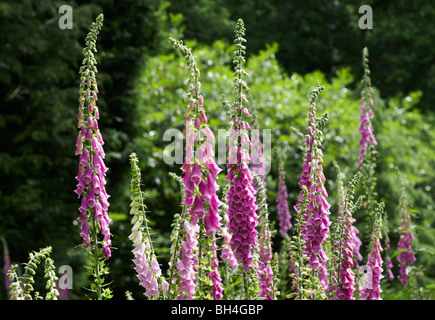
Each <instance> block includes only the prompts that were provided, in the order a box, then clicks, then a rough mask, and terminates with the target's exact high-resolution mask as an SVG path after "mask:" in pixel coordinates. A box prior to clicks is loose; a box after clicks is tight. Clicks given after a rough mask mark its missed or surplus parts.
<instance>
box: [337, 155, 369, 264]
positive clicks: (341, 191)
mask: <svg viewBox="0 0 435 320" xmlns="http://www.w3.org/2000/svg"><path fill="white" fill-rule="evenodd" d="M333 165H334V167H335V169H336V170H337V173H338V174H337V198H338V217H339V218H340V217H341V216H342V214H343V212H344V209H345V200H346V190H345V188H344V186H343V177H342V173H341V171H340V167H339V166H338V164H337V162H336V161H335V160H334V161H333ZM359 179H360V178H359ZM358 200H359V201H360V200H362V198H361V197H360V198H358ZM350 220H351V222H352V224H351V230H350V235H351V237H352V240H351V241H352V253H353V265H354V266H355V268H359V262H358V261H361V260H362V255H361V252H360V248H361V245H362V241H361V239H360V238H359V236H358V234H359V230H358V228H357V227H355V225H354V224H353V223H354V222H355V221H356V219H355V218H354V217H353V216H352V217H351V218H350Z"/></svg>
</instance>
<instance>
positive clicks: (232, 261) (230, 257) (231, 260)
mask: <svg viewBox="0 0 435 320" xmlns="http://www.w3.org/2000/svg"><path fill="white" fill-rule="evenodd" d="M228 223H229V219H228V214H227V213H226V212H225V213H224V224H223V226H222V228H221V236H222V239H223V241H224V245H223V248H222V252H221V259H222V260H223V261H228V264H229V265H230V267H231V269H232V270H236V269H237V268H238V267H239V263H238V262H237V259H236V257H235V256H234V252H233V250H232V249H231V247H230V246H229V244H230V241H231V234H230V233H229V232H228V229H227V225H228Z"/></svg>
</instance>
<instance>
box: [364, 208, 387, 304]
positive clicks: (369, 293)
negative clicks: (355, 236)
mask: <svg viewBox="0 0 435 320" xmlns="http://www.w3.org/2000/svg"><path fill="white" fill-rule="evenodd" d="M384 207H385V204H384V203H383V202H381V203H379V204H378V207H377V208H376V211H375V221H374V224H373V232H372V235H371V245H370V248H371V250H370V254H369V258H368V259H367V264H366V266H367V281H366V283H365V284H364V286H363V288H362V289H361V291H360V297H361V299H363V300H381V297H380V293H381V292H382V290H381V279H382V278H383V277H384V276H383V275H382V272H383V269H382V264H383V260H382V254H381V252H382V251H383V249H382V246H381V238H382V219H383V218H382V215H383V213H384Z"/></svg>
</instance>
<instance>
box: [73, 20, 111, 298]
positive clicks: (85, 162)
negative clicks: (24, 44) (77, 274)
mask: <svg viewBox="0 0 435 320" xmlns="http://www.w3.org/2000/svg"><path fill="white" fill-rule="evenodd" d="M102 25H103V15H102V14H101V15H99V16H98V17H97V19H96V21H95V22H94V23H92V25H91V28H90V32H89V33H88V35H87V37H86V47H85V48H84V49H83V54H84V59H83V65H82V67H80V74H81V82H80V90H79V94H80V98H79V113H78V125H77V127H78V128H79V129H80V131H79V134H78V136H77V143H76V147H77V149H76V152H75V153H76V155H80V159H79V171H78V174H77V176H76V179H77V180H78V184H77V188H76V190H75V193H76V194H77V195H78V197H79V198H81V205H80V207H79V211H80V216H79V218H78V220H79V221H80V222H81V224H82V227H81V233H80V235H81V237H82V239H83V247H84V248H85V249H86V250H87V251H88V252H87V253H88V257H89V258H90V260H91V261H92V262H93V264H94V269H93V271H91V272H92V274H93V276H94V279H95V281H94V283H92V284H91V290H92V291H94V292H96V295H97V299H102V298H109V297H110V296H111V291H110V289H108V288H106V289H105V290H104V291H103V290H102V287H103V282H104V279H102V276H103V275H104V274H107V273H108V269H107V267H105V264H104V259H109V258H110V256H111V246H112V243H111V238H110V237H111V235H110V229H109V223H110V221H111V219H110V218H109V214H108V208H109V202H108V198H109V195H108V194H107V192H106V189H105V184H106V178H105V176H106V171H107V170H108V169H107V167H106V165H105V164H104V161H103V159H104V157H105V152H104V149H103V145H104V140H103V137H102V135H101V132H100V129H99V126H98V120H99V118H100V113H99V109H98V107H97V100H98V96H97V93H98V87H97V79H96V73H97V72H98V70H97V67H96V64H97V61H96V59H95V57H94V52H97V49H96V40H97V36H98V33H99V31H100V29H101V27H102ZM99 232H101V234H102V235H103V239H102V240H100V239H99V237H98V233H99ZM100 246H101V247H102V249H100Z"/></svg>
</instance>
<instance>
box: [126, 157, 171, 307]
mask: <svg viewBox="0 0 435 320" xmlns="http://www.w3.org/2000/svg"><path fill="white" fill-rule="evenodd" d="M138 162H139V160H138V158H137V155H136V154H135V153H132V154H130V165H131V174H132V179H131V204H130V207H131V209H130V214H131V215H133V218H132V220H131V224H132V225H133V227H132V229H131V234H130V236H129V239H130V240H131V241H132V242H133V246H134V249H133V250H132V252H133V254H134V257H135V258H134V260H133V262H134V264H135V266H136V268H135V270H136V272H137V277H138V279H139V281H140V285H141V286H142V287H144V288H145V293H144V294H145V296H146V297H148V299H158V298H159V297H161V296H162V293H163V295H165V294H166V291H167V290H168V288H169V284H168V282H167V281H166V280H165V278H164V277H163V276H162V272H161V270H160V265H159V263H158V262H157V257H156V255H155V252H154V248H153V245H152V242H151V235H150V228H149V226H148V220H147V217H146V206H145V204H144V195H143V192H142V191H141V187H140V185H141V173H140V169H139V166H138Z"/></svg>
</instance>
